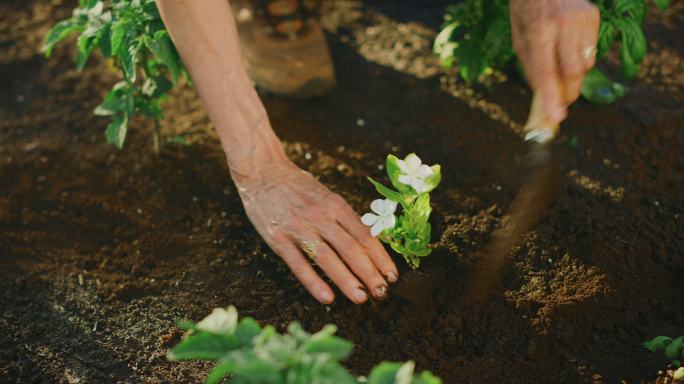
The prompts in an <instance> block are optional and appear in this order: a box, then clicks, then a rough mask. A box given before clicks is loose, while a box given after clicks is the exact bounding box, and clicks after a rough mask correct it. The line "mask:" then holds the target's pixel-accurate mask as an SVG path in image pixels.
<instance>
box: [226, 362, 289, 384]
mask: <svg viewBox="0 0 684 384" xmlns="http://www.w3.org/2000/svg"><path fill="white" fill-rule="evenodd" d="M234 364H235V366H234V367H233V369H232V373H233V374H234V375H236V376H238V377H242V378H244V379H246V382H249V383H255V384H257V383H259V384H261V383H263V384H270V383H273V384H278V383H283V382H284V380H283V376H282V375H281V373H280V371H279V369H278V367H277V366H275V365H274V364H272V363H268V362H265V361H262V360H259V359H257V358H256V357H252V358H248V359H246V360H243V361H239V362H237V361H234Z"/></svg>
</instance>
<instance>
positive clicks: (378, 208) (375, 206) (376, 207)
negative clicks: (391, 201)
mask: <svg viewBox="0 0 684 384" xmlns="http://www.w3.org/2000/svg"><path fill="white" fill-rule="evenodd" d="M383 208H385V200H384V199H375V200H373V201H372V202H371V204H370V209H371V211H373V212H375V213H377V214H379V215H382V210H383Z"/></svg>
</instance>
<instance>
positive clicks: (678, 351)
mask: <svg viewBox="0 0 684 384" xmlns="http://www.w3.org/2000/svg"><path fill="white" fill-rule="evenodd" d="M644 347H645V348H646V349H648V350H649V351H651V352H659V351H662V352H663V353H664V354H665V357H666V358H667V359H669V360H670V361H671V362H672V365H673V366H674V367H675V368H681V367H682V363H683V362H684V336H680V337H678V338H676V339H672V338H671V337H667V336H657V337H655V338H653V339H652V340H648V341H646V342H644ZM682 379H684V376H683V377H682Z"/></svg>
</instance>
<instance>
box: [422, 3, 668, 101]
mask: <svg viewBox="0 0 684 384" xmlns="http://www.w3.org/2000/svg"><path fill="white" fill-rule="evenodd" d="M592 2H593V3H594V4H596V6H597V7H598V8H599V11H600V12H601V24H600V28H599V38H598V44H597V47H596V49H597V53H596V61H597V63H598V62H599V61H600V60H601V59H603V58H604V57H605V56H606V54H607V53H608V52H609V51H610V50H611V49H613V48H615V49H618V50H619V54H620V62H621V69H622V76H623V77H624V78H625V79H632V78H634V77H635V76H636V75H637V73H638V72H639V67H640V65H641V62H642V61H643V60H644V57H645V55H646V48H647V44H646V38H645V36H644V32H643V25H644V20H645V18H646V12H647V10H648V4H647V3H646V0H592ZM653 2H654V3H655V4H656V5H657V6H658V8H660V9H661V10H663V11H664V10H666V9H667V8H668V7H669V5H670V0H653ZM433 50H434V52H435V54H436V55H438V56H439V60H440V62H441V64H442V66H444V67H445V68H452V67H453V66H457V68H458V73H459V75H460V76H461V77H462V78H463V79H464V80H465V81H467V82H477V81H480V80H482V79H483V77H484V76H487V75H488V74H491V73H492V72H493V71H494V70H501V69H504V68H505V67H506V66H508V65H509V64H510V63H512V62H515V64H516V68H517V69H518V72H519V73H520V75H521V76H523V77H524V73H523V71H522V66H521V65H520V63H519V62H518V60H517V58H516V56H515V52H514V50H513V40H512V37H511V20H510V14H509V9H508V0H464V1H463V2H461V3H458V4H454V5H451V6H449V7H448V8H447V12H446V16H445V22H444V26H443V29H442V30H441V31H440V33H439V34H438V35H437V38H436V39H435V42H434V46H433ZM624 93H625V87H624V86H623V85H622V84H620V83H617V82H614V81H612V80H610V79H609V78H608V77H607V76H606V75H605V74H604V73H603V72H601V70H599V69H598V68H597V67H596V66H595V67H594V68H593V69H591V71H589V72H588V73H587V76H586V77H585V78H584V82H583V84H582V96H583V97H584V98H585V99H587V100H589V101H591V102H594V103H612V102H614V101H615V100H617V99H619V98H620V97H622V96H623V95H624Z"/></svg>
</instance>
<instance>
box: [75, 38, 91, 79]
mask: <svg viewBox="0 0 684 384" xmlns="http://www.w3.org/2000/svg"><path fill="white" fill-rule="evenodd" d="M95 41H96V37H95V36H90V37H89V36H87V35H85V34H83V35H81V36H79V37H78V40H76V69H77V70H78V71H82V70H83V67H84V66H85V65H86V63H87V62H88V58H89V57H90V54H91V53H92V51H93V46H94V45H95Z"/></svg>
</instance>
